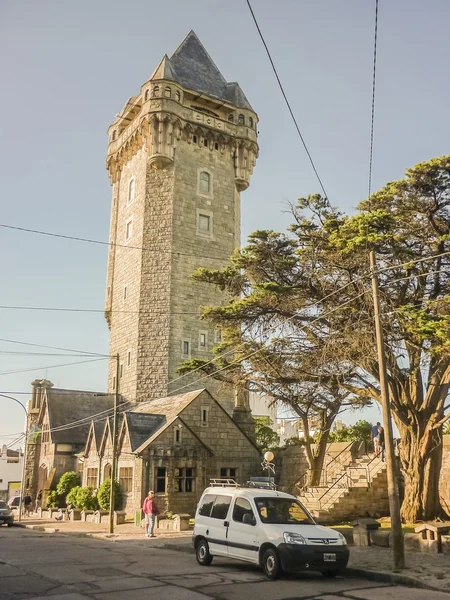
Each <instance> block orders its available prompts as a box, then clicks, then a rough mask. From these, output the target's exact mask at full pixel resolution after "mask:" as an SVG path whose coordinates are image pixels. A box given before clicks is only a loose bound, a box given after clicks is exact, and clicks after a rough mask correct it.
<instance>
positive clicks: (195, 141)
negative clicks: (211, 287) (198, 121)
mask: <svg viewBox="0 0 450 600" xmlns="http://www.w3.org/2000/svg"><path fill="white" fill-rule="evenodd" d="M192 141H193V142H194V144H196V143H197V136H196V135H193V136H192Z"/></svg>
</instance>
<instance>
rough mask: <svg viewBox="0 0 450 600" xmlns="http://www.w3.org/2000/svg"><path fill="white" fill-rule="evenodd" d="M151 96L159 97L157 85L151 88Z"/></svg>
mask: <svg viewBox="0 0 450 600" xmlns="http://www.w3.org/2000/svg"><path fill="white" fill-rule="evenodd" d="M153 95H154V96H159V85H155V87H154V88H153Z"/></svg>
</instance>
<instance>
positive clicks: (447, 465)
mask: <svg viewBox="0 0 450 600" xmlns="http://www.w3.org/2000/svg"><path fill="white" fill-rule="evenodd" d="M442 438H443V446H444V447H443V452H442V469H441V476H440V479H439V494H440V496H441V503H442V506H443V508H444V510H445V512H446V513H447V514H448V515H450V435H443V436H442Z"/></svg>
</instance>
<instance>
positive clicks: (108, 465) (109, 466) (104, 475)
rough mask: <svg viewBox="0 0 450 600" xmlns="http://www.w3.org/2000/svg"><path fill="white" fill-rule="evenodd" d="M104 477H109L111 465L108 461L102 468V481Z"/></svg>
mask: <svg viewBox="0 0 450 600" xmlns="http://www.w3.org/2000/svg"><path fill="white" fill-rule="evenodd" d="M105 479H111V465H110V464H109V463H108V464H107V465H105V468H104V470H103V481H105Z"/></svg>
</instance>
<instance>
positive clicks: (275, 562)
mask: <svg viewBox="0 0 450 600" xmlns="http://www.w3.org/2000/svg"><path fill="white" fill-rule="evenodd" d="M193 541H194V547H195V552H196V556H197V561H198V562H199V564H201V565H209V564H211V561H212V559H213V557H214V556H227V557H229V558H236V559H239V560H245V561H248V562H252V563H255V564H258V565H260V566H261V567H262V569H263V570H264V573H265V574H266V576H267V577H268V578H269V579H276V578H277V577H278V576H279V575H280V573H281V572H282V571H286V572H295V571H304V570H313V571H320V572H321V573H322V574H323V575H324V576H326V577H334V576H336V575H338V574H339V573H341V572H342V571H343V570H344V569H345V567H346V566H347V562H348V558H349V551H348V547H347V542H346V540H345V538H344V536H343V535H342V534H341V533H338V532H337V531H334V530H333V529H328V528H327V527H322V526H321V525H317V524H316V523H315V522H314V519H313V518H312V517H311V515H310V514H309V513H308V511H307V510H306V508H305V507H304V506H303V505H302V504H301V503H300V502H299V501H298V500H297V498H295V497H294V496H291V495H290V494H284V493H282V492H278V491H274V490H271V489H256V488H254V487H248V488H246V487H237V486H236V487H221V486H220V487H219V486H215V487H209V488H207V489H206V490H205V491H204V492H203V494H202V497H201V498H200V502H199V504H198V506H197V512H196V515H195V525H194V535H193Z"/></svg>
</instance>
